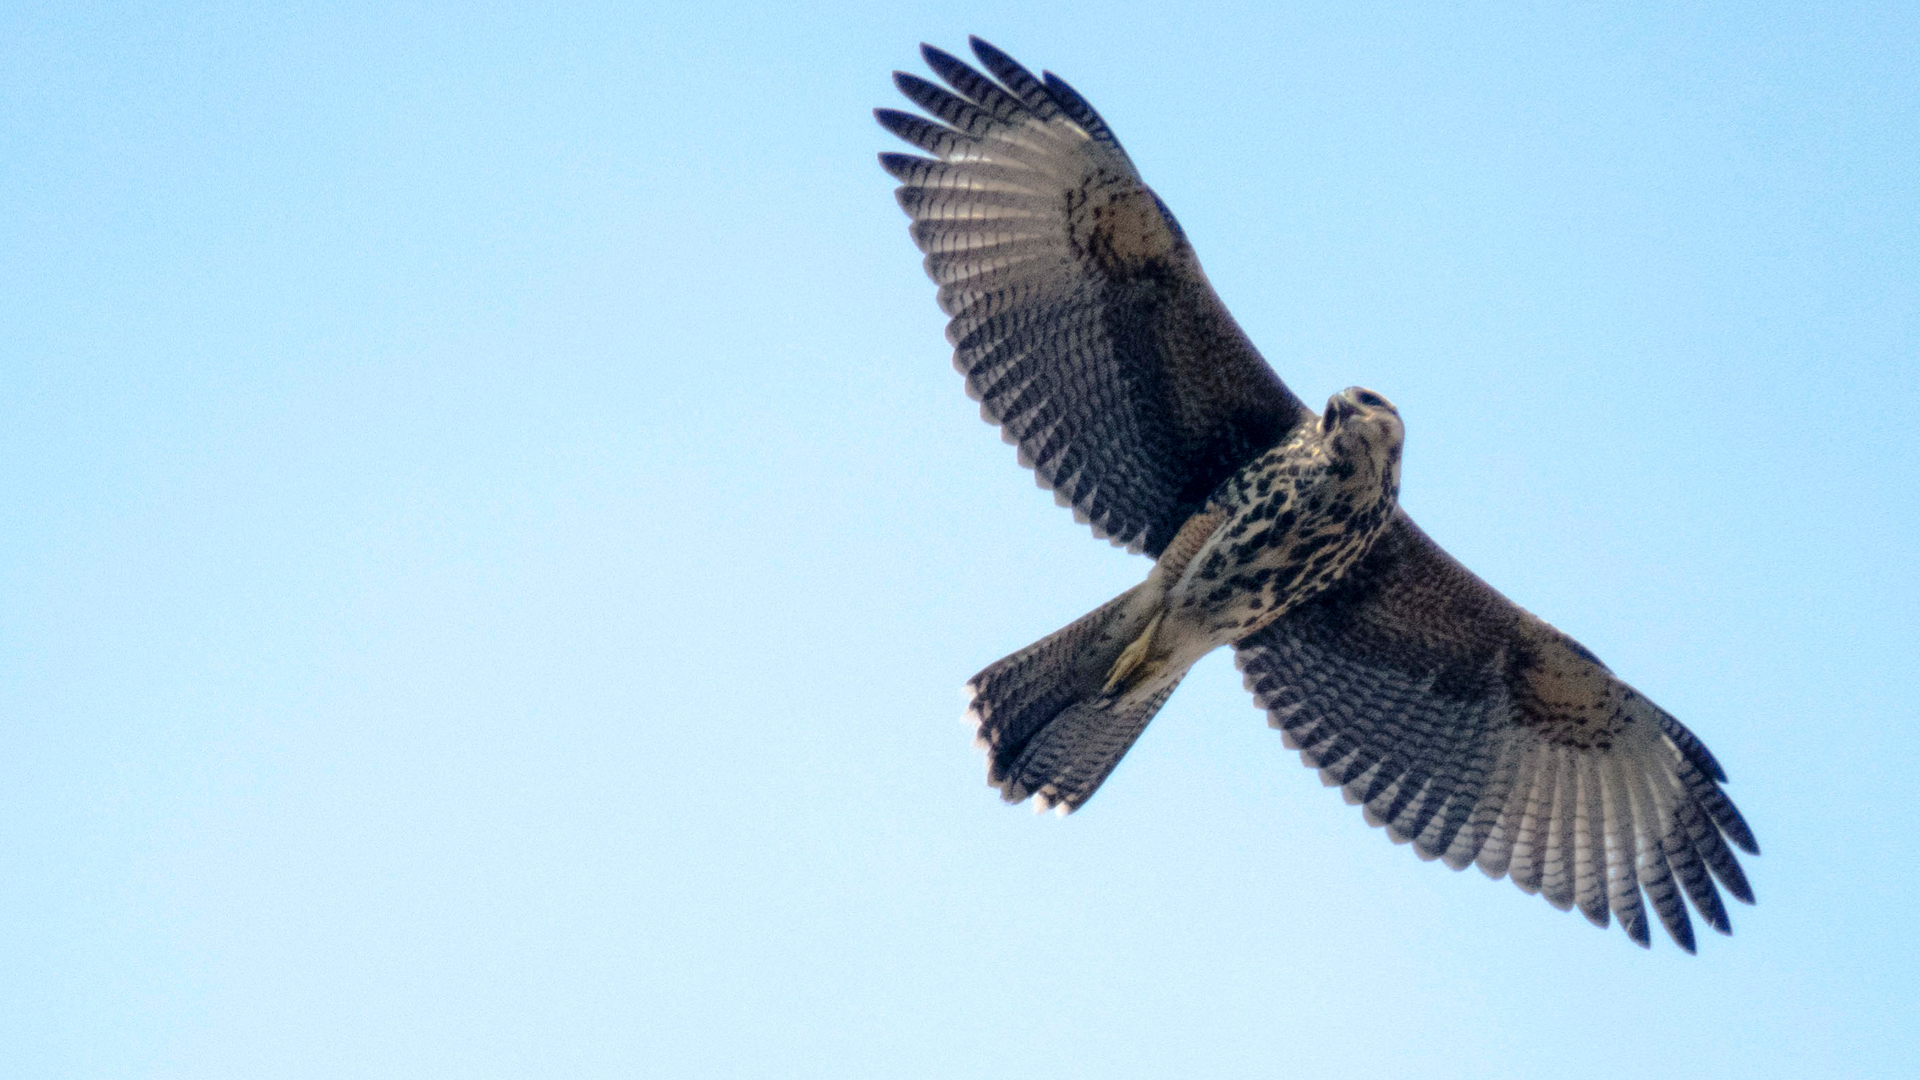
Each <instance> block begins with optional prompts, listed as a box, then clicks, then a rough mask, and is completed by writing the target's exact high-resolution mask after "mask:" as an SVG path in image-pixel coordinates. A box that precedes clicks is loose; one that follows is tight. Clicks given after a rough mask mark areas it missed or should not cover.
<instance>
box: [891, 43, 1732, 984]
mask: <svg viewBox="0 0 1920 1080" xmlns="http://www.w3.org/2000/svg"><path fill="white" fill-rule="evenodd" d="M972 45H973V52H974V55H975V56H976V57H977V58H978V60H979V62H980V64H981V66H982V67H984V68H985V69H986V72H985V73H982V72H981V71H979V70H976V69H975V68H974V67H972V66H970V65H969V64H967V63H965V62H963V61H961V60H959V59H957V58H956V57H954V56H951V55H949V54H947V53H945V52H942V51H940V50H939V49H935V48H933V47H931V46H922V49H921V53H922V55H923V56H924V57H925V59H926V61H927V64H928V66H929V67H931V68H932V69H933V71H934V72H935V74H937V75H938V76H939V77H940V79H941V80H942V81H944V82H945V83H946V86H945V87H942V86H940V85H938V84H936V83H933V82H931V81H929V80H926V79H923V78H920V77H918V76H915V75H910V74H906V73H900V72H896V73H895V75H894V82H895V85H897V86H898V87H899V89H900V91H901V92H902V93H903V94H905V95H906V96H907V98H908V99H910V100H911V101H912V102H913V103H914V104H915V105H917V106H919V108H920V109H921V110H923V111H924V113H925V114H926V115H925V116H922V115H916V114H914V113H908V112H901V111H896V110H893V109H879V110H876V111H875V116H876V117H877V118H878V119H879V121H880V123H881V125H882V126H884V127H885V128H886V129H887V130H888V131H890V132H892V133H893V134H895V135H897V136H899V137H900V138H901V139H903V140H905V141H906V142H908V143H910V144H912V145H913V146H914V147H916V148H918V149H919V150H920V151H921V152H922V154H920V155H914V154H882V155H881V156H880V163H881V166H882V167H883V168H885V169H886V170H887V172H889V173H891V174H892V175H893V176H894V177H895V178H896V179H898V180H899V181H900V185H901V186H900V188H899V190H898V192H897V195H898V198H899V202H900V206H901V208H902V209H904V210H905V211H906V212H907V216H908V217H909V218H911V219H912V226H911V234H912V236H913V240H914V243H915V244H917V245H918V246H919V247H920V249H921V250H922V251H923V252H925V253H926V270H927V274H928V276H930V277H931V278H933V280H934V282H935V283H936V284H937V285H938V286H939V302H940V307H941V309H942V310H943V311H945V312H946V313H947V315H948V316H949V317H950V319H951V321H950V322H949V323H948V325H947V339H948V340H949V342H951V343H952V345H953V347H954V365H955V366H956V367H957V368H958V369H959V370H960V372H961V374H962V375H964V376H965V377H966V386H967V391H968V393H969V394H971V395H972V396H973V397H975V398H976V399H978V400H979V402H980V409H981V413H982V415H984V416H985V417H986V418H987V419H988V420H989V421H991V422H992V423H994V424H996V425H998V426H999V427H1000V428H1001V430H1002V433H1003V434H1004V435H1005V436H1006V437H1007V438H1008V440H1009V441H1011V442H1013V443H1015V445H1016V446H1017V447H1018V448H1019V454H1020V460H1021V462H1022V463H1023V464H1025V465H1027V466H1029V467H1031V468H1032V469H1033V470H1034V472H1035V474H1036V475H1037V476H1038V477H1039V479H1040V481H1041V482H1042V483H1043V484H1044V485H1046V486H1047V487H1049V488H1051V489H1052V490H1053V492H1054V496H1055V498H1057V499H1058V500H1059V501H1060V502H1061V503H1062V504H1064V505H1068V506H1071V507H1072V508H1073V510H1074V513H1075V515H1076V516H1077V517H1079V518H1081V519H1082V520H1084V521H1086V522H1088V523H1089V524H1091V525H1092V527H1093V530H1094V532H1095V534H1096V535H1099V536H1104V537H1107V538H1108V539H1110V540H1112V541H1113V542H1114V543H1116V544H1120V545H1123V546H1125V547H1127V548H1128V549H1130V550H1133V551H1142V552H1145V553H1146V554H1148V555H1150V556H1152V557H1153V559H1154V560H1155V561H1154V565H1153V568H1152V569H1151V570H1150V571H1149V572H1148V575H1147V579H1146V580H1145V581H1144V582H1142V583H1141V584H1140V585H1138V586H1135V587H1134V588H1133V589H1130V590H1128V591H1127V592H1125V593H1123V594H1121V595H1120V596H1119V597H1116V598H1115V599H1113V600H1111V601H1109V602H1108V603H1106V604H1105V605H1102V606H1101V607H1100V608H1098V609H1096V610H1095V611H1093V612H1091V613H1090V614H1088V615H1086V616H1084V617H1082V618H1081V619H1079V620H1077V621H1075V622H1074V623H1072V624H1071V625H1069V626H1067V627H1066V628H1065V629H1062V630H1060V631H1058V632H1056V633H1054V634H1052V635H1050V636H1048V637H1046V638H1043V639H1042V640H1040V641H1039V642H1037V643H1035V644H1033V645H1030V646H1028V647H1027V648H1025V649H1022V650H1020V651H1019V652H1016V653H1014V654H1013V655H1011V656H1008V657H1006V658H1005V659H1003V660H1000V661H998V662H997V663H994V664H992V665H990V666H988V667H987V668H986V669H985V670H983V671H982V672H980V673H979V674H978V675H976V676H974V678H973V679H972V681H971V682H969V683H968V690H969V693H970V694H971V696H972V704H971V706H970V709H969V715H970V716H971V717H972V718H973V719H974V720H975V721H976V722H977V724H978V735H979V739H980V741H981V742H982V743H984V744H985V746H986V748H987V754H988V779H989V781H990V782H991V783H992V784H994V786H996V787H998V788H999V789H1000V791H1001V793H1002V795H1003V796H1004V797H1005V798H1006V799H1007V800H1008V801H1010V802H1018V801H1021V800H1023V799H1026V798H1029V797H1032V798H1034V799H1036V800H1037V801H1038V802H1039V804H1040V805H1041V806H1043V807H1044V806H1049V805H1051V806H1054V807H1057V808H1058V809H1060V810H1061V811H1062V812H1066V811H1071V810H1074V809H1077V808H1078V807H1079V806H1081V805H1082V804H1084V803H1085V802H1086V801H1087V799H1089V798H1091V797H1092V796H1093V793H1094V792H1095V790H1097V789H1098V788H1099V786H1100V784H1101V783H1102V782H1103V781H1104V780H1105V779H1106V778H1107V776H1108V775H1109V774H1110V773H1111V772H1112V771H1113V769H1114V766H1115V765H1117V764H1118V763H1119V761H1120V758H1121V756H1122V755H1124V754H1125V753H1126V751H1127V749H1128V748H1129V747H1130V746H1132V744H1133V742H1134V740H1135V739H1136V738H1138V736H1139V734H1140V732H1141V731H1142V730H1143V729H1144V728H1145V727H1146V725H1147V722H1148V721H1150V720H1151V719H1152V718H1153V715H1154V713H1156V712H1157V711H1158V710H1159V708H1160V706H1161V705H1162V704H1163V703H1164V702H1165V701H1166V699H1167V697H1168V695H1170V694H1171V693H1172V692H1173V690H1174V688H1175V687H1176V686H1177V685H1178V684H1179V682H1180V680H1181V678H1182V677H1184V676H1185V674H1186V672H1187V670H1188V669H1189V668H1191V667H1192V666H1193V664H1194V663H1195V662H1196V661H1198V660H1199V659H1200V657H1201V656H1204V655H1205V654H1206V653H1208V652H1210V651H1212V650H1213V649H1215V648H1217V647H1219V646H1222V645H1229V646H1232V648H1233V649H1234V651H1235V659H1236V663H1237V664H1238V665H1239V667H1240V669H1241V671H1242V672H1243V673H1244V674H1245V676H1246V684H1247V688H1248V689H1249V690H1251V691H1252V692H1253V696H1254V700H1255V701H1256V702H1258V703H1259V705H1260V706H1261V707H1262V708H1264V709H1266V710H1267V714H1268V718H1269V721H1270V722H1271V724H1272V725H1273V726H1274V727H1277V728H1279V729H1280V731H1281V733H1282V735H1283V737H1284V738H1285V739H1286V740H1287V745H1289V746H1290V747H1293V748H1295V749H1297V750H1299V751H1300V756H1301V759H1302V760H1303V761H1305V762H1306V763H1307V764H1308V765H1310V766H1312V767H1314V768H1316V769H1318V770H1319V771H1320V775H1321V777H1322V779H1324V780H1325V781H1326V782H1327V783H1328V784H1330V785H1335V786H1338V787H1340V788H1341V789H1342V791H1343V793H1344V794H1345V795H1346V797H1347V798H1348V799H1349V800H1350V801H1352V802H1355V803H1358V804H1360V805H1361V806H1362V807H1363V808H1364V811H1365V813H1366V815H1367V820H1368V821H1370V822H1372V823H1374V824H1376V825H1382V826H1384V827H1385V828H1386V829H1387V831H1388V833H1389V835H1391V836H1392V837H1393V838H1394V839H1395V840H1397V841H1401V842H1406V843H1411V844H1412V845H1413V847H1414V850H1415V851H1417V852H1418V853H1419V854H1420V855H1421V857H1422V858H1427V859H1435V858H1437V859H1443V860H1445V861H1446V863H1447V864H1448V865H1449V866H1452V867H1454V868H1455V869H1459V868H1463V867H1465V866H1467V865H1469V864H1478V865H1479V866H1480V868H1481V869H1482V870H1484V871H1486V872H1487V873H1488V874H1490V875H1493V876H1496V877H1498V876H1501V875H1506V876H1509V877H1511V878H1512V879H1513V881H1514V883H1515V884H1517V885H1519V886H1520V887H1521V888H1522V889H1525V890H1527V891H1528V892H1538V893H1539V894H1540V895H1542V896H1544V897H1546V898H1547V900H1548V901H1549V902H1550V903H1552V904H1554V905H1555V906H1556V907H1559V908H1561V909H1562V910H1565V909H1567V908H1570V907H1574V906H1578V907H1579V908H1580V910H1581V912H1582V913H1583V914H1585V915H1586V916H1587V918H1588V919H1590V920H1592V921H1593V922H1594V923H1595V924H1597V925H1600V926H1605V925H1606V924H1607V923H1608V921H1609V920H1610V919H1618V920H1619V922H1620V925H1621V927H1622V928H1623V929H1625V930H1626V932H1627V934H1628V935H1629V936H1630V937H1632V938H1633V940H1635V941H1636V942H1639V943H1640V944H1642V945H1645V944H1647V942H1648V918H1647V912H1646V909H1647V907H1649V906H1650V907H1651V908H1652V909H1653V914H1654V916H1655V917H1656V918H1658V919H1659V920H1660V922H1661V923H1662V924H1663V925H1664V926H1665V927H1666V929H1667V932H1668V933H1669V934H1670V935H1671V936H1672V937H1673V939H1674V940H1675V941H1676V942H1678V943H1679V944H1680V945H1681V946H1682V947H1683V948H1686V949H1687V950H1688V951H1692V950H1693V948H1694V937H1693V929H1692V923H1691V920H1690V918H1689V916H1688V913H1687V903H1688V901H1691V903H1692V905H1693V907H1694V909H1695V910H1696V911H1697V912H1698V913H1699V914H1700V916H1701V917H1702V918H1704V919H1705V920H1706V921H1707V923H1708V924H1709V925H1711V926H1712V927H1714V928H1715V929H1716V930H1719V931H1721V932H1722V933H1726V932H1729V930H1730V925H1729V923H1728V920H1727V913H1726V907H1725V905H1723V904H1722V903H1721V900H1720V893H1719V890H1720V889H1721V888H1724V889H1726V890H1727V891H1728V892H1729V893H1731V894H1733V895H1734V896H1735V897H1736V898H1738V899H1740V900H1742V901H1745V902H1747V903H1752V902H1753V892H1752V890H1751V888H1750V887H1749V886H1748V884H1747V880H1746V876H1745V874H1744V873H1743V872H1742V871H1741V868H1740V864H1739V862H1738V861H1737V860H1736V858H1735V857H1734V855H1733V851H1732V847H1738V848H1740V849H1742V850H1744V851H1747V852H1750V853H1758V851H1759V848H1758V846H1757V845H1756V843H1755V842H1754V838H1753V834H1752V832H1751V831H1750V830H1749V829H1748V828H1747V825H1746V822H1745V821H1744V820H1742V818H1741V817H1740V813H1739V811H1738V810H1736V809H1735V808H1734V806H1733V803H1732V802H1731V801H1729V800H1728V798H1727V797H1726V795H1725V793H1724V792H1722V790H1721V788H1720V784H1721V782H1722V781H1724V780H1725V779H1726V775H1725V773H1724V772H1723V771H1722V770H1721V768H1720V765H1719V763H1718V762H1716V761H1715V760H1714V758H1713V755H1712V754H1710V753H1708V752H1707V749H1706V747H1705V746H1704V745H1702V744H1701V743H1700V741H1699V740H1698V739H1696V738H1695V737H1694V736H1693V734H1692V733H1691V732H1689V731H1688V730H1687V729H1686V728H1685V727H1683V726H1682V725H1681V724H1680V722H1679V721H1678V720H1675V719H1674V718H1673V717H1672V716H1670V715H1668V714H1667V713H1666V712H1665V711H1664V710H1662V709H1660V708H1659V707H1658V706H1656V705H1654V704H1653V703H1652V702H1651V701H1648V700H1647V699H1646V698H1645V697H1643V696H1641V695H1640V694H1639V693H1638V692H1637V691H1635V690H1634V689H1633V688H1632V687H1630V686H1628V685H1627V684H1626V683H1624V682H1621V681H1620V680H1619V679H1618V678H1617V677H1615V676H1614V675H1613V673H1612V672H1611V671H1609V670H1608V669H1607V667H1606V665H1605V664H1602V663H1601V662H1600V660H1599V658H1597V657H1595V656H1594V655H1593V654H1592V653H1591V652H1589V651H1587V650H1586V649H1585V648H1583V647H1582V646H1581V645H1580V644H1579V643H1578V642H1576V641H1574V640H1573V639H1572V638H1569V637H1567V636H1566V635H1565V634H1562V633H1561V632H1559V631H1558V630H1555V629H1554V628H1553V627H1552V626H1549V625H1548V624H1547V623H1545V622H1543V621H1541V620H1540V619H1538V618H1536V617H1535V616H1533V615H1532V614H1530V613H1528V612H1527V611H1525V610H1523V609H1522V608H1520V607H1519V606H1518V605H1516V604H1514V603H1513V602H1512V601H1510V600H1508V599H1507V598H1506V597H1504V596H1502V595H1500V594H1499V593H1498V592H1496V591H1494V589H1493V588H1492V587H1491V586H1489V585H1487V584H1486V583H1485V582H1483V581H1481V580H1480V579H1479V578H1478V577H1476V576H1474V574H1473V573H1472V572H1470V571H1468V570H1467V569H1466V568H1465V567H1463V566H1461V565H1460V564H1459V563H1457V562H1455V561H1454V560H1453V559H1452V557H1450V556H1449V555H1447V553H1446V552H1444V551H1442V550H1441V549H1440V548H1439V547H1438V546H1437V545H1436V544H1434V542H1433V541H1432V540H1430V539H1428V537H1427V535H1426V534H1425V533H1423V532H1421V531H1420V528H1419V527H1418V526H1417V525H1415V524H1414V523H1413V522H1412V520H1410V519H1409V518H1408V517H1407V516H1406V514H1405V513H1404V512H1403V511H1401V510H1400V509H1399V506H1398V494H1399V477H1400V455H1401V447H1402V442H1403V439H1404V428H1403V426H1402V423H1401V418H1400V415H1399V412H1398V411H1397V410H1396V409H1395V408H1394V407H1393V405H1392V404H1391V403H1389V402H1388V401H1387V400H1386V399H1385V398H1383V397H1381V396H1380V395H1379V394H1377V393H1375V392H1373V391H1371V390H1366V389H1363V388H1360V387H1352V388H1349V389H1347V390H1344V391H1342V392H1341V393H1339V394H1336V395H1334V397H1333V398H1331V399H1330V400H1329V401H1328V402H1327V405H1326V408H1325V409H1324V410H1322V411H1320V412H1315V411H1314V410H1312V409H1309V408H1308V407H1307V406H1306V405H1305V404H1304V403H1303V402H1302V401H1301V400H1300V399H1299V398H1298V397H1295V396H1294V394H1293V393H1292V391H1290V390H1288V389H1287V387H1286V384H1285V383H1283V382H1281V381H1280V378H1279V376H1277V375H1276V374H1275V373H1274V371H1273V369H1272V368H1271V367H1269V366H1268V365H1267V363H1266V361H1265V360H1263V359H1261V357H1260V354H1259V352H1258V351H1257V350H1256V349H1255V348H1254V347H1253V344H1252V343H1251V342H1250V341H1248V340H1247V336H1246V335H1245V334H1244V333H1242V332H1241V330H1240V327H1239V325H1238V324H1236V323H1235V322H1234V320H1233V316H1231V315H1230V314H1228V312H1227V310H1226V308H1225V306H1224V305H1222V304H1221V302H1220V299H1219V297H1218V296H1216V295H1215V294H1214V292H1213V288H1212V286H1211V285H1209V284H1208V282H1207V278H1206V275H1205V274H1204V273H1203V272H1202V271H1201V269H1200V264H1199V262H1198V260H1197V259H1196V258H1195V256H1194V253H1193V249H1192V247H1191V246H1190V245H1189V244H1188V242H1187V238H1186V235H1185V233H1183V232H1182V231H1181V229H1180V226H1179V224H1178V223H1177V222H1176V221H1175V220H1174V217H1173V214H1172V213H1171V212H1170V211H1169V210H1168V209H1167V207H1166V205H1165V204H1164V203H1162V202H1161V201H1160V199H1159V197H1158V196H1156V195H1155V194H1154V193H1153V191H1152V189H1150V188H1149V187H1147V186H1146V184H1145V183H1144V182H1143V181H1142V180H1141V179H1140V174H1139V173H1138V171H1136V170H1135V168H1134V166H1133V162H1132V161H1131V160H1130V159H1129V158H1128V157H1127V153H1126V151H1125V150H1123V149H1121V147H1120V143H1119V140H1118V139H1116V138H1115V137H1114V135H1113V132H1112V130H1111V129H1109V128H1108V127H1107V125H1106V123H1105V121H1103V120H1102V119H1101V118H1100V115H1099V114H1098V113H1097V112H1095V111H1094V109H1093V107H1092V106H1091V105H1089V104H1087V102H1086V100H1085V99H1084V98H1082V97H1081V96H1080V95H1079V94H1078V93H1076V92H1075V91H1074V90H1073V88H1072V87H1070V86H1068V85H1067V84H1066V83H1065V82H1064V81H1062V80H1061V79H1059V78H1058V77H1056V76H1054V75H1053V74H1051V73H1046V74H1042V75H1039V76H1035V75H1033V74H1032V73H1031V72H1029V71H1027V69H1025V68H1023V67H1021V66H1020V65H1019V64H1017V63H1015V62H1014V61H1013V60H1012V59H1011V58H1010V57H1008V56H1007V55H1006V54H1005V53H1003V52H1001V51H1000V50H998V49H996V48H994V47H993V46H991V45H989V44H987V43H986V42H984V41H981V40H980V39H978V38H974V39H973V40H972ZM929 118H931V119H929ZM1729 845H1731V846H1729Z"/></svg>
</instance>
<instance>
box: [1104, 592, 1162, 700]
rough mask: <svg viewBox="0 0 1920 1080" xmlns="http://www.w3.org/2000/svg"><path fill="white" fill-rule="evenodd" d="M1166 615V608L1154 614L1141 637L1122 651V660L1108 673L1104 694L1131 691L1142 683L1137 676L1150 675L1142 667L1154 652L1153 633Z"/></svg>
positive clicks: (1116, 661)
mask: <svg viewBox="0 0 1920 1080" xmlns="http://www.w3.org/2000/svg"><path fill="white" fill-rule="evenodd" d="M1165 614H1166V609H1165V608H1161V609H1160V610H1159V611H1156V612H1154V613H1153V618H1151V619H1149V620H1147V628H1146V629H1145V630H1142V631H1140V636H1139V637H1137V638H1134V639H1133V640H1132V641H1131V642H1128V643H1127V647H1126V648H1124V649H1122V650H1120V659H1118V660H1115V661H1114V662H1113V670H1111V671H1109V672H1107V685H1106V686H1104V687H1102V688H1101V690H1100V692H1101V693H1102V694H1112V693H1113V692H1114V691H1116V690H1131V689H1132V688H1133V687H1134V686H1135V685H1136V684H1137V683H1139V682H1140V679H1139V678H1136V677H1135V676H1136V675H1138V676H1145V675H1146V674H1148V673H1147V672H1145V671H1142V670H1141V667H1142V665H1144V664H1145V663H1146V662H1147V656H1148V654H1149V653H1151V652H1152V651H1153V632H1154V631H1155V630H1158V629H1160V617H1161V616H1163V615H1165Z"/></svg>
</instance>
